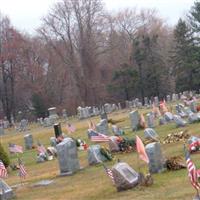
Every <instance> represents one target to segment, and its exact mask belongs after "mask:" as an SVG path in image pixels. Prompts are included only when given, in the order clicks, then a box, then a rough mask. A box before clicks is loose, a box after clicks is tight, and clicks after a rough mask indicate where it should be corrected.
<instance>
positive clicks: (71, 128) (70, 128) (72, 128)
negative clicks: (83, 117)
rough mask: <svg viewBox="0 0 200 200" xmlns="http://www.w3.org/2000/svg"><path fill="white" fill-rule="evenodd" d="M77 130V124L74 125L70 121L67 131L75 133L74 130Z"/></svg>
mask: <svg viewBox="0 0 200 200" xmlns="http://www.w3.org/2000/svg"><path fill="white" fill-rule="evenodd" d="M75 130H76V128H75V126H73V125H72V124H70V123H67V131H68V133H73V132H75Z"/></svg>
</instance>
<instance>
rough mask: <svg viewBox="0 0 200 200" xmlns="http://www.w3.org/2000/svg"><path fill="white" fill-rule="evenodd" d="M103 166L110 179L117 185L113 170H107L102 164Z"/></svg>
mask: <svg viewBox="0 0 200 200" xmlns="http://www.w3.org/2000/svg"><path fill="white" fill-rule="evenodd" d="M102 164H103V167H104V169H105V172H106V174H107V175H108V176H109V177H110V179H111V180H112V182H113V184H115V180H114V176H113V171H112V169H109V168H107V167H106V166H105V164H104V163H102Z"/></svg>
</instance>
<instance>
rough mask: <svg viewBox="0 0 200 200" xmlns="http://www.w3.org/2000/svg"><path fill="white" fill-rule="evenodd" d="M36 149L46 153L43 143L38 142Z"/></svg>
mask: <svg viewBox="0 0 200 200" xmlns="http://www.w3.org/2000/svg"><path fill="white" fill-rule="evenodd" d="M37 151H38V152H39V153H43V154H45V153H46V148H45V147H44V146H43V145H41V144H40V145H38V146H37Z"/></svg>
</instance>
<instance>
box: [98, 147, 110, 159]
mask: <svg viewBox="0 0 200 200" xmlns="http://www.w3.org/2000/svg"><path fill="white" fill-rule="evenodd" d="M100 152H101V154H102V155H103V156H104V157H105V158H106V159H107V160H109V161H111V160H112V159H113V156H112V154H111V152H110V150H109V149H107V148H106V147H101V148H100Z"/></svg>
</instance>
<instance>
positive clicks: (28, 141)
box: [24, 134, 33, 149]
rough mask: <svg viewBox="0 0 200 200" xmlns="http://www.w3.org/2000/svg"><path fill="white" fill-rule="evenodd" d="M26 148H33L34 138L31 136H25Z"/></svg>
mask: <svg viewBox="0 0 200 200" xmlns="http://www.w3.org/2000/svg"><path fill="white" fill-rule="evenodd" d="M24 142H25V148H26V149H32V147H33V136H32V135H31V134H26V135H25V136H24Z"/></svg>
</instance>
